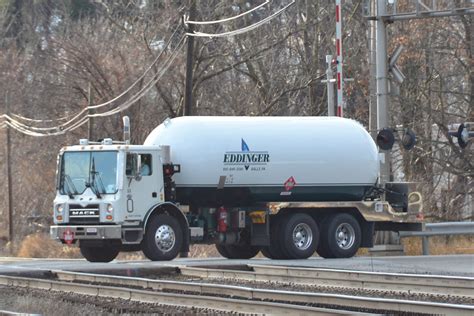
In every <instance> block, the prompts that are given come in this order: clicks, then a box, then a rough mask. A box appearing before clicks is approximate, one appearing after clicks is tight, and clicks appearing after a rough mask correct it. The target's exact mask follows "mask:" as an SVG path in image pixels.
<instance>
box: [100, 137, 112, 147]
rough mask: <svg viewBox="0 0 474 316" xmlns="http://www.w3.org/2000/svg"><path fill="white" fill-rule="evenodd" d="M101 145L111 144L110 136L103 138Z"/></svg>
mask: <svg viewBox="0 0 474 316" xmlns="http://www.w3.org/2000/svg"><path fill="white" fill-rule="evenodd" d="M102 145H112V138H104V140H103V141H102Z"/></svg>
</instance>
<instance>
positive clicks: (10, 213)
mask: <svg viewBox="0 0 474 316" xmlns="http://www.w3.org/2000/svg"><path fill="white" fill-rule="evenodd" d="M5 107H6V112H7V115H10V100H9V96H8V90H7V91H6V92H5ZM11 146H12V145H11V135H10V127H9V126H7V161H6V165H7V187H8V241H9V242H10V251H11V250H12V246H13V204H12V203H13V198H12V165H11V161H12V160H11Z"/></svg>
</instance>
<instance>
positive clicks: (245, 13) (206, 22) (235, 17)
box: [184, 0, 272, 25]
mask: <svg viewBox="0 0 474 316" xmlns="http://www.w3.org/2000/svg"><path fill="white" fill-rule="evenodd" d="M271 1H272V0H266V1H265V2H264V3H262V4H260V5H258V6H256V7H255V8H253V9H250V10H248V11H245V12H243V13H241V14H239V15H236V16H232V17H230V18H226V19H221V20H215V21H189V20H186V19H184V24H197V25H209V24H219V23H225V22H229V21H232V20H235V19H238V18H241V17H243V16H245V15H247V14H250V13H252V12H253V11H255V10H258V9H260V8H261V7H263V6H265V5H267V4H268V3H270V2H271Z"/></svg>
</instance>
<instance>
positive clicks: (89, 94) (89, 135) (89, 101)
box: [87, 81, 94, 140]
mask: <svg viewBox="0 0 474 316" xmlns="http://www.w3.org/2000/svg"><path fill="white" fill-rule="evenodd" d="M93 103H94V94H93V92H92V84H91V83H90V81H89V86H88V88H87V105H88V106H92V104H93ZM87 113H88V114H92V111H91V110H90V109H89V110H88V111H87ZM92 124H93V118H92V117H91V116H90V115H89V126H88V127H89V129H88V133H87V139H88V140H93V139H92V137H93V131H92V128H93V125H92Z"/></svg>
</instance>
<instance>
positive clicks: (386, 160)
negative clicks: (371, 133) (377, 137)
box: [375, 0, 391, 185]
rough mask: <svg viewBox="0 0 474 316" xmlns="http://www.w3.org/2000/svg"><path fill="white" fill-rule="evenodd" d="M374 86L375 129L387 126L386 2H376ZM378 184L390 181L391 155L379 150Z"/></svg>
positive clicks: (378, 0) (387, 151) (388, 152)
mask: <svg viewBox="0 0 474 316" xmlns="http://www.w3.org/2000/svg"><path fill="white" fill-rule="evenodd" d="M376 1H377V8H376V14H377V16H376V18H377V20H376V22H375V25H376V26H375V28H376V62H377V67H376V68H377V70H376V85H377V129H378V130H379V131H380V130H382V129H383V128H387V127H388V126H389V119H388V66H387V30H386V25H385V20H384V18H383V17H384V16H385V15H386V14H387V3H386V0H376ZM380 158H381V162H380V177H379V178H380V183H381V184H382V185H385V183H387V182H389V181H390V163H391V155H390V151H389V150H380Z"/></svg>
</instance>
